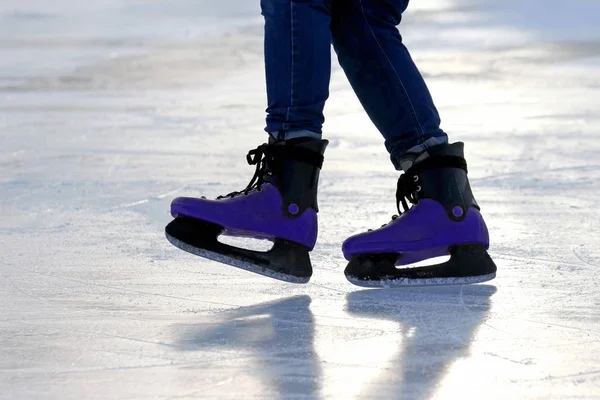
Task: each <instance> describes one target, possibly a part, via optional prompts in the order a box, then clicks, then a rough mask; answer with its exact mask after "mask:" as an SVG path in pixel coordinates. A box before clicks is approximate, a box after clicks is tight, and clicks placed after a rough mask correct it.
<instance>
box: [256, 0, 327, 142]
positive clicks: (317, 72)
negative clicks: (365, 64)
mask: <svg viewBox="0 0 600 400" xmlns="http://www.w3.org/2000/svg"><path fill="white" fill-rule="evenodd" d="M330 1H331V0H261V7H262V14H263V16H264V18H265V72H266V81H267V98H268V108H267V126H266V128H265V130H266V131H267V132H269V133H270V134H271V135H272V136H273V137H274V138H275V139H292V138H297V137H306V136H308V137H315V138H320V137H321V133H322V132H321V128H322V125H323V122H324V117H323V107H324V106H325V101H326V100H327V97H328V96H329V79H330V75H331V32H330V29H329V25H330V23H331V14H330Z"/></svg>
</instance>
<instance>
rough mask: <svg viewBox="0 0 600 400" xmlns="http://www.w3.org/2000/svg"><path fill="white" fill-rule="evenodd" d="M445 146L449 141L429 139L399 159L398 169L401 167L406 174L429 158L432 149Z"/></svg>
mask: <svg viewBox="0 0 600 400" xmlns="http://www.w3.org/2000/svg"><path fill="white" fill-rule="evenodd" d="M445 144H448V141H447V140H446V139H441V138H436V137H433V138H430V139H427V140H426V141H425V143H423V144H420V145H417V146H415V147H412V148H411V149H409V150H408V151H407V152H406V154H404V155H403V156H401V157H399V159H397V164H396V165H397V166H396V168H397V167H398V166H400V169H402V170H403V171H404V172H406V171H408V169H409V168H410V167H412V166H413V165H415V164H416V163H419V162H421V161H423V160H424V159H426V158H427V157H429V155H430V154H429V153H430V152H429V150H430V149H432V148H435V147H436V146H440V145H445Z"/></svg>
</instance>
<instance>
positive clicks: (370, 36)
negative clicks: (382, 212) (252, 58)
mask: <svg viewBox="0 0 600 400" xmlns="http://www.w3.org/2000/svg"><path fill="white" fill-rule="evenodd" d="M407 6H408V0H333V3H332V12H331V13H332V24H331V31H332V39H333V45H334V49H335V51H336V53H337V55H338V59H339V62H340V65H341V66H342V68H343V69H344V72H345V73H346V76H347V77H348V80H349V81H350V84H351V85H352V87H353V89H354V91H355V92H356V95H357V96H358V98H359V100H360V101H361V103H362V105H363V107H364V108H365V110H366V112H367V114H368V115H369V117H370V118H371V120H372V121H373V123H374V124H375V126H376V127H377V129H379V131H380V132H381V134H382V135H383V137H384V138H385V145H386V148H387V150H388V151H389V152H390V155H391V158H392V162H393V163H394V166H395V167H396V168H397V169H400V163H401V159H402V157H403V156H405V154H406V153H407V152H409V151H412V152H415V151H416V149H419V148H420V149H421V150H423V149H425V148H427V147H428V146H429V145H435V144H440V143H445V142H447V140H448V137H447V135H446V134H445V133H444V132H443V131H442V130H441V129H440V117H439V114H438V111H437V109H436V107H435V105H434V104H433V100H432V98H431V95H430V93H429V90H428V89H427V86H426V85H425V81H424V80H423V77H422V76H421V74H420V72H419V70H418V69H417V67H416V65H415V63H414V62H413V60H412V58H411V56H410V54H409V52H408V50H407V49H406V47H405V46H404V44H403V43H402V37H401V36H400V33H399V32H398V29H397V28H396V27H397V25H399V24H400V21H401V19H402V13H403V12H404V10H405V9H406V7H407ZM434 138H437V139H434Z"/></svg>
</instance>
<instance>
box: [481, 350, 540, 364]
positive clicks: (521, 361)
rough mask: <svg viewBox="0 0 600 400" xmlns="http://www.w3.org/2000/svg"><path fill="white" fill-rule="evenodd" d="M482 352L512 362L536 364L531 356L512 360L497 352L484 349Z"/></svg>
mask: <svg viewBox="0 0 600 400" xmlns="http://www.w3.org/2000/svg"><path fill="white" fill-rule="evenodd" d="M483 354H485V355H487V356H490V357H495V358H499V359H501V360H504V361H508V362H510V363H513V364H519V365H535V364H537V363H536V362H535V359H533V358H524V359H523V360H513V359H512V358H508V357H503V356H501V355H499V354H495V353H491V352H489V351H485V352H483Z"/></svg>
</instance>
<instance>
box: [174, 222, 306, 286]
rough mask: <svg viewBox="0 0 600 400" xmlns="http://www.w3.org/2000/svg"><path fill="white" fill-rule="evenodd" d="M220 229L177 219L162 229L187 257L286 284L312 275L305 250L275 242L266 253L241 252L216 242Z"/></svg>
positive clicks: (291, 243) (294, 244) (278, 241)
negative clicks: (211, 261)
mask: <svg viewBox="0 0 600 400" xmlns="http://www.w3.org/2000/svg"><path fill="white" fill-rule="evenodd" d="M224 231H225V229H224V228H223V227H222V226H219V225H216V224H213V223H210V222H206V221H201V220H197V219H194V218H190V217H184V216H179V217H177V218H175V219H174V220H173V221H171V223H169V224H168V225H167V227H166V228H165V235H166V237H167V240H168V241H169V242H171V244H173V245H174V246H175V247H178V248H180V249H181V250H184V251H187V252H188V253H191V254H194V255H197V256H201V257H204V258H207V259H210V260H214V261H218V262H221V263H224V264H228V265H231V266H233V267H237V268H240V269H243V270H246V271H251V272H255V273H258V274H261V275H264V276H268V277H270V278H274V279H278V280H281V281H285V282H290V283H307V282H308V281H309V279H310V277H311V275H312V264H311V262H310V256H309V254H308V253H309V248H308V247H306V246H303V245H301V244H297V243H294V242H290V241H288V240H284V239H278V238H275V239H274V240H273V247H272V248H271V249H270V250H269V251H266V252H263V251H254V250H248V249H243V248H239V247H234V246H230V245H228V244H225V243H221V242H219V240H218V237H219V235H221V234H222V233H223V232H224Z"/></svg>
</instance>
